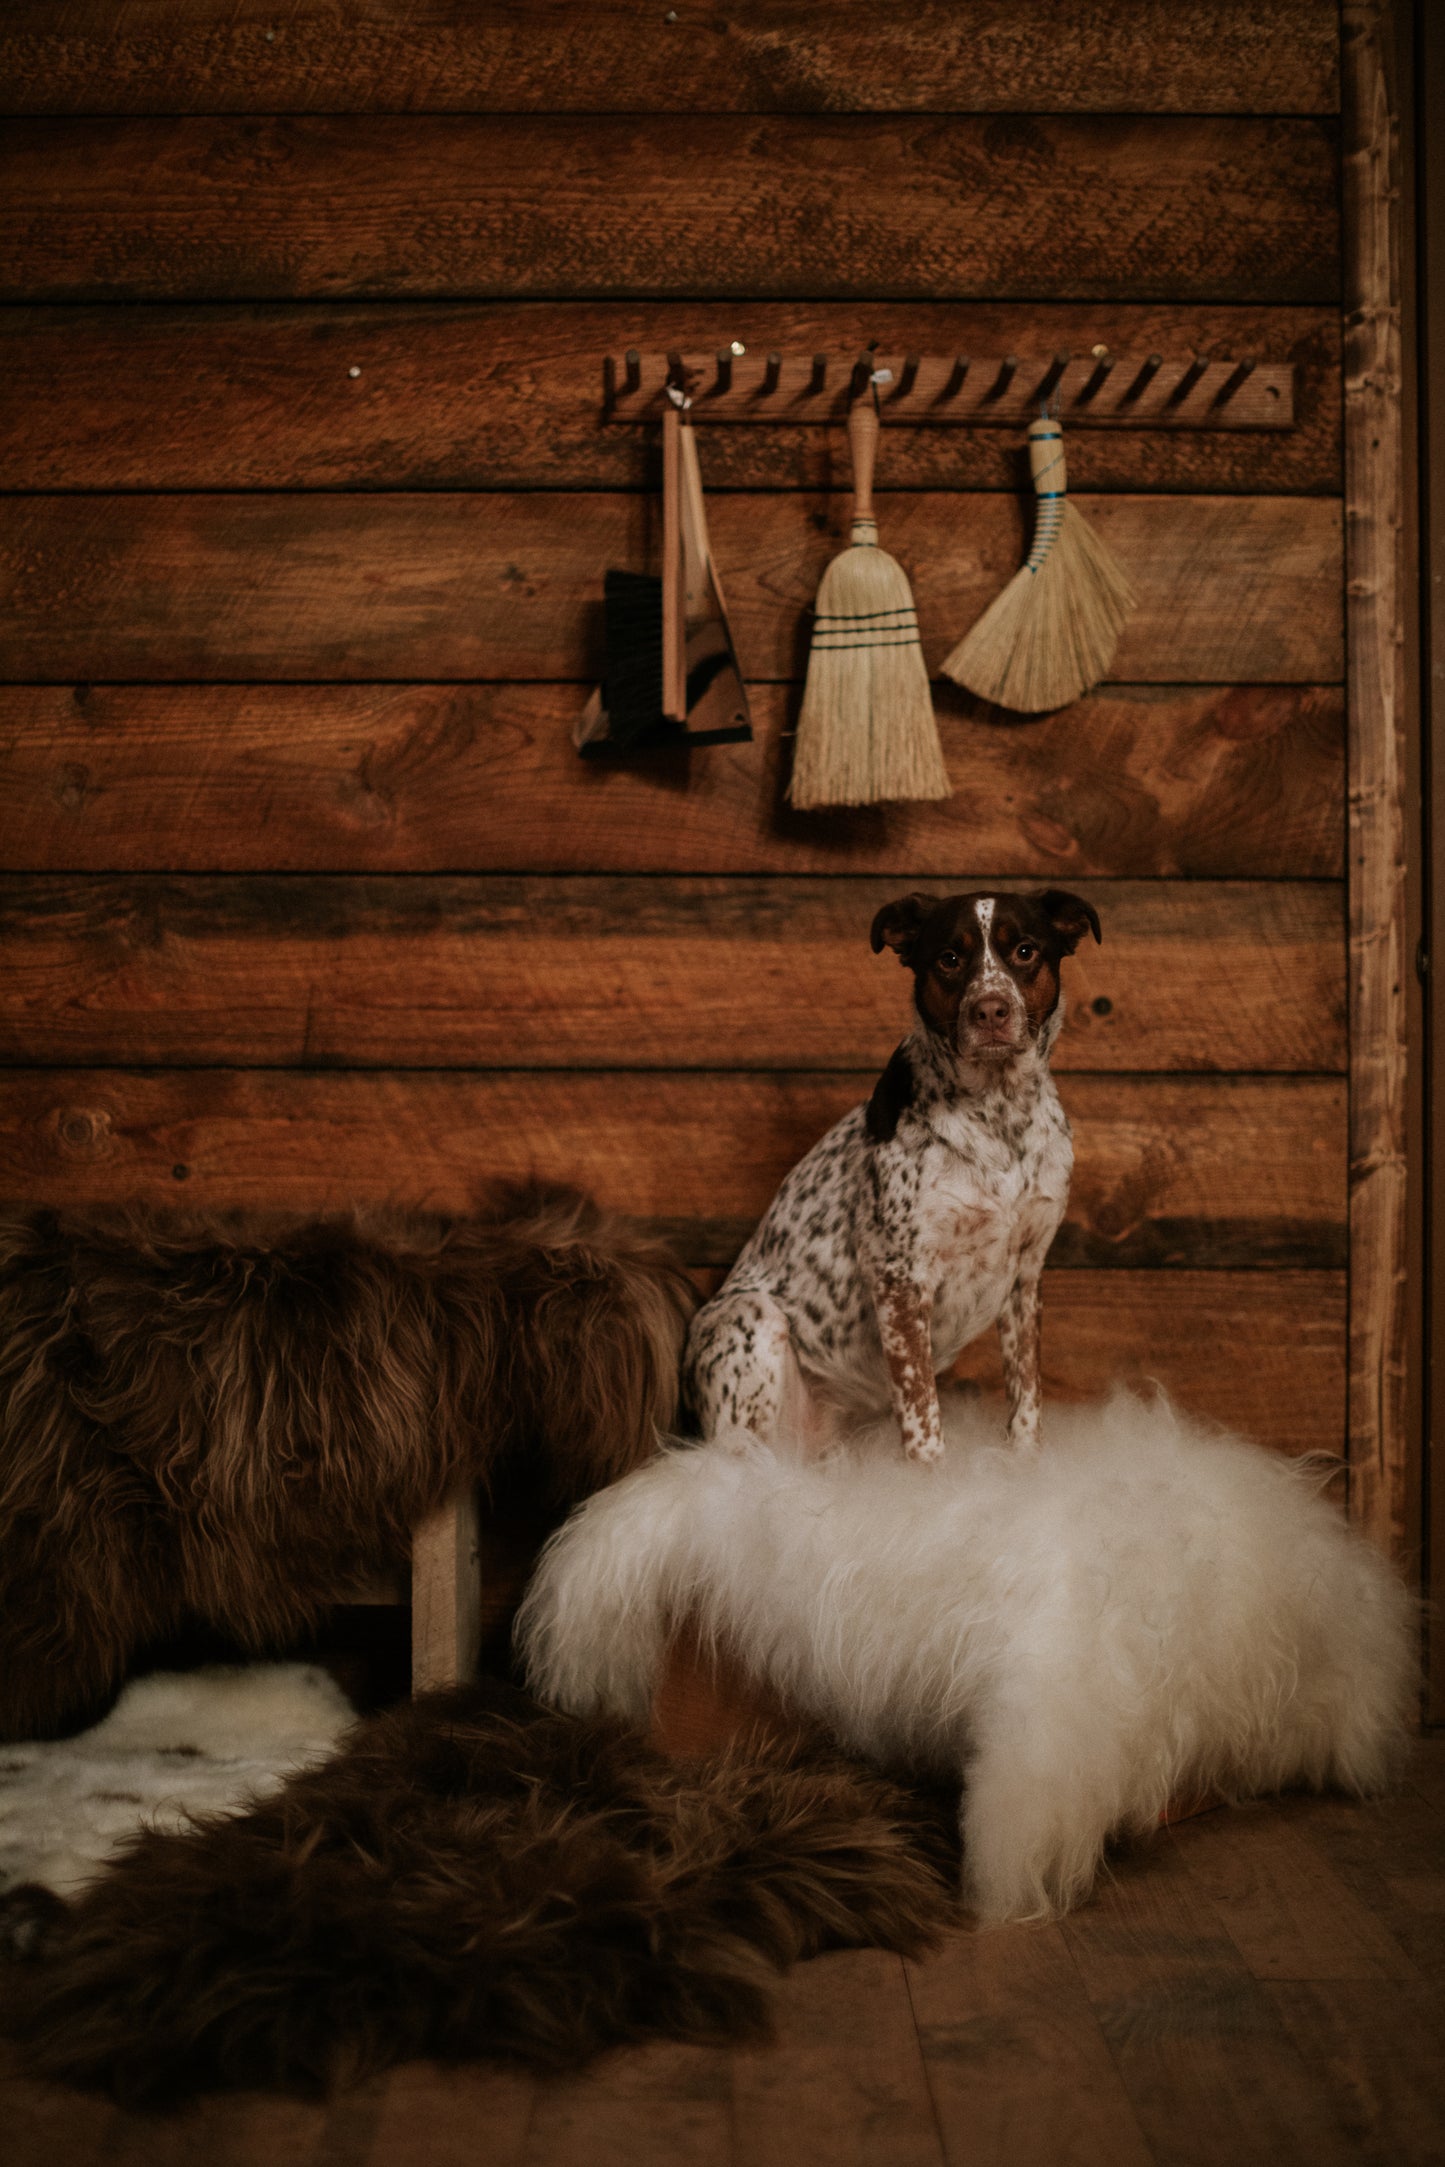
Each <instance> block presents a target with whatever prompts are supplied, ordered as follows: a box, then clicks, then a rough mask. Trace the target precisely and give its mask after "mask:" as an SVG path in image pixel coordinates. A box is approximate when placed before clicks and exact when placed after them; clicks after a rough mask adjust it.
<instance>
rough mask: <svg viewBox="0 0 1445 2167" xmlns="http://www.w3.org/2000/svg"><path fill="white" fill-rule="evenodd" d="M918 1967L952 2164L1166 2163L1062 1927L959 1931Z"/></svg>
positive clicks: (937, 2100) (910, 1974)
mask: <svg viewBox="0 0 1445 2167" xmlns="http://www.w3.org/2000/svg"><path fill="white" fill-rule="evenodd" d="M906 1973H907V1978H908V1985H909V1992H910V1994H911V1996H912V2000H913V2009H914V2015H915V2017H916V2019H917V2023H918V2035H919V2040H920V2042H921V2044H922V2048H923V2064H924V2068H925V2070H926V2071H927V2074H928V2085H929V2091H930V2093H931V2094H932V2098H933V2103H934V2108H935V2111H936V2113H937V2115H938V2121H939V2128H940V2130H941V2132H942V2135H943V2141H944V2150H945V2154H946V2157H947V2159H948V2161H949V2163H950V2167H964V2163H968V2162H971V2163H975V2167H977V2163H981V2162H988V2163H990V2167H1004V2163H1005V2162H1007V2161H1020V2162H1022V2161H1025V2160H1029V2161H1039V2162H1043V2161H1048V2163H1049V2167H1101V2163H1102V2162H1103V2161H1105V2160H1108V2161H1110V2162H1114V2163H1117V2167H1154V2154H1153V2153H1152V2152H1151V2151H1150V2150H1149V2148H1148V2146H1147V2145H1146V2144H1145V2143H1144V2139H1143V2136H1142V2134H1141V2133H1140V2130H1139V2125H1138V2123H1137V2122H1136V2121H1135V2119H1134V2110H1133V2108H1132V2107H1131V2106H1130V2104H1129V2096H1128V2094H1127V2092H1126V2091H1125V2089H1124V2084H1123V2080H1122V2078H1121V2077H1120V2075H1119V2072H1118V2070H1117V2069H1116V2067H1115V2066H1114V2061H1113V2057H1112V2056H1111V2055H1110V2053H1109V2049H1108V2046H1107V2045H1106V2043H1105V2040H1104V2035H1103V2032H1102V2031H1101V2029H1100V2026H1099V2020H1098V2018H1097V2016H1096V2015H1095V2014H1094V2011H1093V2010H1092V2008H1091V2007H1090V2006H1089V2001H1088V1998H1087V1996H1086V1995H1085V1993H1084V1988H1083V1983H1082V1981H1081V1980H1080V1978H1079V1974H1078V1971H1077V1969H1076V1967H1075V1965H1074V1961H1073V1958H1072V1957H1071V1956H1070V1954H1069V1949H1068V1944H1067V1943H1066V1942H1065V1940H1064V1937H1063V1931H1062V1928H1061V1927H1060V1926H1058V1925H1057V1924H1055V1923H1053V1922H1052V1921H1050V1922H1046V1923H1033V1922H1030V1923H1029V1924H1027V1925H1022V1926H1013V1927H1010V1929H1009V1931H1008V1932H1007V1933H1006V1934H995V1933H969V1934H955V1935H951V1936H950V1937H949V1939H948V1941H947V1942H946V1943H945V1945H944V1947H943V1949H942V1950H941V1951H940V1953H939V1954H938V1955H937V1956H935V1957H932V1958H928V1959H926V1960H925V1961H923V1962H921V1963H910V1964H909V1965H907V1967H906ZM1045 2070H1047V2071H1048V2073H1049V2082H1047V2083H1041V2082H1040V2081H1039V2080H1040V2075H1041V2072H1043V2071H1045Z"/></svg>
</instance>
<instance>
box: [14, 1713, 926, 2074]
mask: <svg viewBox="0 0 1445 2167" xmlns="http://www.w3.org/2000/svg"><path fill="white" fill-rule="evenodd" d="M956 1877H957V1854H956V1840H955V1841H950V1838H949V1835H948V1833H947V1824H946V1819H945V1818H944V1817H943V1816H942V1815H940V1814H939V1813H938V1812H936V1811H935V1810H934V1808H933V1807H932V1805H931V1804H930V1803H927V1802H925V1801H923V1800H921V1799H920V1798H919V1797H917V1796H916V1795H915V1794H913V1793H911V1792H909V1791H906V1790H903V1789H900V1788H899V1787H898V1786H896V1785H894V1784H893V1783H891V1782H889V1781H888V1780H887V1779H886V1778H885V1777H883V1776H880V1775H878V1774H876V1773H874V1772H872V1771H869V1770H866V1769H864V1768H862V1767H861V1766H859V1765H858V1764H856V1763H853V1762H849V1761H845V1760H842V1759H841V1758H840V1757H839V1756H837V1755H836V1754H834V1753H831V1752H828V1751H826V1750H823V1749H819V1748H818V1747H816V1746H814V1747H813V1748H811V1749H809V1748H808V1747H806V1746H804V1745H803V1744H801V1743H800V1742H798V1741H796V1740H795V1741H794V1742H793V1743H792V1744H791V1745H787V1746H780V1745H776V1744H774V1745H771V1746H767V1747H752V1748H750V1747H749V1745H748V1744H747V1743H746V1742H741V1743H739V1745H737V1746H736V1747H734V1748H733V1749H732V1750H731V1751H730V1752H729V1753H728V1754H726V1755H724V1756H722V1757H720V1758H718V1759H715V1760H712V1761H710V1762H708V1763H706V1764H704V1765H702V1766H700V1767H694V1766H689V1765H688V1764H685V1763H678V1762H674V1761H670V1760H667V1759H665V1758H664V1757H663V1756H662V1755H661V1754H660V1753H658V1752H656V1751H655V1750H654V1749H653V1748H651V1747H650V1746H648V1745H647V1744H646V1743H645V1742H644V1740H643V1739H642V1738H641V1736H640V1735H639V1734H638V1733H637V1732H635V1731H631V1730H629V1729H627V1728H626V1727H624V1726H622V1725H620V1724H617V1723H613V1722H605V1721H591V1722H582V1721H579V1720H578V1719H576V1718H575V1717H569V1716H561V1715H555V1714H550V1713H546V1712H544V1711H542V1710H541V1709H539V1708H538V1707H537V1705H536V1703H534V1702H531V1701H529V1700H527V1698H526V1697H525V1696H524V1695H522V1694H520V1693H516V1692H513V1691H512V1690H511V1689H510V1688H507V1687H501V1686H495V1685H489V1686H472V1687H463V1688H460V1689H458V1690H456V1691H454V1692H451V1693H446V1694H433V1695H430V1696H428V1697H427V1698H426V1699H425V1700H420V1701H416V1702H413V1703H411V1704H410V1705H409V1706H404V1707H402V1708H400V1709H397V1710H396V1711H394V1712H393V1713H391V1714H389V1715H385V1716H381V1717H377V1718H373V1719H372V1720H371V1721H370V1722H368V1723H366V1724H363V1725H362V1726H361V1727H360V1728H359V1729H358V1731H357V1732H356V1733H355V1734H354V1736H353V1740H352V1742H351V1744H350V1745H349V1746H348V1747H347V1748H345V1749H344V1750H343V1751H342V1753H341V1754H340V1755H339V1756H338V1757H337V1758H336V1759H335V1760H333V1761H331V1762H330V1763H328V1764H327V1765H326V1766H325V1767H323V1768H321V1769H318V1770H316V1771H314V1772H313V1773H311V1774H309V1775H303V1776H298V1777H295V1778H293V1779H292V1781H291V1782H290V1784H289V1785H288V1786H287V1788H286V1790H285V1791H284V1792H283V1793H281V1794H280V1796H279V1797H277V1798H276V1799H275V1800H273V1801H271V1802H269V1803H267V1804H266V1805H264V1806H261V1807H258V1808H256V1809H254V1810H253V1811H252V1812H250V1813H249V1814H247V1815H246V1816H245V1817H244V1818H242V1819H238V1820H233V1821H222V1820H215V1821H211V1822H209V1823H202V1824H201V1825H200V1826H199V1827H198V1828H197V1829H196V1830H195V1831H194V1832H192V1833H190V1834H187V1835H182V1836H165V1835H156V1834H148V1835H144V1836H141V1837H140V1838H138V1839H137V1841H136V1842H135V1844H134V1846H133V1848H132V1849H131V1850H130V1851H129V1852H128V1853H127V1854H126V1855H125V1856H124V1857H123V1858H121V1859H120V1861H119V1862H118V1863H117V1864H116V1865H115V1866H114V1867H113V1868H112V1869H111V1870H110V1872H109V1873H108V1874H107V1875H106V1876H105V1878H104V1879H103V1880H102V1881H100V1882H99V1883H98V1884H97V1885H96V1886H95V1887H94V1888H93V1889H91V1890H90V1891H88V1892H87V1893H86V1894H85V1895H84V1896H83V1897H82V1898H81V1899H80V1901H79V1902H78V1903H77V1905H76V1906H75V1908H74V1910H73V1911H72V1912H71V1913H70V1914H69V1915H68V1916H65V1915H64V1913H63V1911H62V1909H61V1907H60V1906H58V1904H57V1903H56V1901H55V1899H53V1898H52V1899H50V1900H49V1905H48V1907H47V1909H48V1916H47V1911H46V1910H40V1909H37V1910H36V1912H35V1914H34V1916H33V1917H31V1918H29V1919H26V1920H24V1921H23V1922H22V1925H21V1928H20V1930H18V1931H15V1932H12V1934H11V1936H10V1942H11V1947H12V1950H13V1951H15V1952H16V1953H19V1952H20V1951H21V1950H22V1949H23V1945H24V1942H25V1940H26V1937H27V1935H29V1936H31V1937H32V1938H35V1939H38V1943H39V1948H40V1952H41V1953H40V1954H39V1956H38V1958H37V1960H36V1961H34V1962H32V1963H27V1964H24V1965H23V1966H21V1967H17V1969H16V1970H15V1971H13V1972H12V1973H11V1979H10V1986H9V1990H8V1994H7V2000H8V2003H9V2007H8V2010H7V2012H6V2017H5V2028H6V2029H8V2030H9V2031H11V2032H12V2034H14V2035H16V2036H18V2037H20V2038H22V2039H23V2040H25V2041H26V2042H27V2044H28V2048H29V2054H30V2058H31V2060H32V2062H33V2064H34V2066H35V2067H36V2068H37V2069H38V2070H40V2071H43V2072H44V2073H46V2074H48V2075H50V2076H53V2077H59V2078H64V2079H68V2080H70V2081H72V2082H79V2083H86V2084H93V2085H100V2086H103V2087H105V2088H107V2089H109V2090H111V2091H113V2092H114V2093H116V2094H117V2096H119V2097H120V2098H122V2099H125V2100H127V2101H131V2102H137V2103H139V2102H148V2101H161V2100H171V2099H177V2098H180V2097H183V2096H185V2095H186V2094H187V2093H190V2092H193V2091H197V2090H200V2089H208V2088H211V2087H214V2086H220V2085H242V2086H250V2085H263V2086H276V2085H280V2086H287V2087H291V2086H301V2087H305V2088H311V2087H316V2086H326V2085H329V2084H332V2083H335V2082H337V2081H341V2080H347V2079H350V2078H353V2077H356V2076H358V2075H361V2074H363V2073H365V2072H367V2071H370V2070H375V2069H378V2068H381V2067H384V2066H385V2065H387V2064H388V2063H391V2062H396V2061H401V2060H404V2059H407V2058H409V2057H411V2056H415V2055H421V2054H427V2055H435V2056H440V2057H442V2058H444V2059H453V2060H460V2059H468V2058H472V2057H476V2056H498V2057H507V2058H512V2059H517V2060H521V2061H523V2062H527V2063H531V2064H533V2065H537V2066H541V2067H557V2066H561V2065H565V2064H568V2063H573V2062H578V2061H581V2060H584V2059H585V2058H586V2057H588V2056H590V2055H592V2054H595V2053H596V2052H598V2051H599V2050H600V2049H601V2048H603V2047H606V2046H610V2045H614V2044H618V2043H621V2042H624V2041H635V2040H641V2039H646V2038H651V2037H658V2036H661V2037H666V2038H671V2039H685V2040H695V2041H716V2040H722V2039H730V2038H737V2037H746V2036H750V2035H752V2036H755V2035H757V2034H758V2033H759V2032H762V2031H764V2030H765V2029H766V2022H767V2013H768V1993H767V1988H768V1983H769V1980H770V1979H771V1977H772V1976H773V1975H774V1974H775V1972H776V1971H777V1969H778V1968H780V1967H781V1966H783V1965H785V1964H789V1963H792V1962H793V1961H795V1960H796V1959H797V1958H799V1957H803V1956H808V1955H810V1954H812V1953H814V1952H815V1951H817V1950H818V1949H820V1948H823V1947H825V1946H828V1945H830V1944H832V1945H836V1944H840V1943H841V1944H859V1943H875V1944H881V1945H882V1946H884V1947H886V1948H891V1949H899V1950H905V1951H916V1950H919V1949H921V1948H924V1947H926V1946H927V1945H928V1944H929V1943H930V1942H931V1941H932V1940H933V1938H934V1937H935V1935H936V1933H937V1931H938V1929H939V1928H940V1927H941V1925H942V1924H943V1923H944V1922H945V1920H946V1919H947V1917H948V1916H949V1912H950V1909H951V1897H950V1894H949V1891H950V1890H951V1889H952V1887H953V1885H954V1883H955V1881H956ZM11 1902H12V1906H15V1905H19V1906H22V1907H23V1904H24V1892H19V1891H17V1892H15V1894H14V1896H13V1897H12V1899H11Z"/></svg>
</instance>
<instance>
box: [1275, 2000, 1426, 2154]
mask: <svg viewBox="0 0 1445 2167" xmlns="http://www.w3.org/2000/svg"><path fill="white" fill-rule="evenodd" d="M1269 1991H1270V1999H1271V2001H1272V2002H1273V2003H1274V2005H1275V2007H1276V2009H1278V2011H1279V2013H1280V2017H1281V2020H1282V2021H1283V2023H1284V2027H1285V2030H1286V2031H1287V2032H1288V2033H1289V2036H1290V2039H1291V2042H1292V2043H1293V2045H1294V2047H1295V2049H1296V2051H1297V2053H1298V2054H1299V2055H1300V2057H1301V2058H1302V2060H1303V2061H1304V2063H1305V2065H1306V2067H1307V2068H1308V2069H1309V2070H1310V2072H1311V2075H1312V2076H1313V2078H1314V2081H1315V2083H1316V2085H1317V2086H1318V2089H1319V2095H1320V2097H1321V2098H1322V2099H1323V2100H1324V2101H1326V2102H1327V2103H1328V2105H1329V2106H1330V2107H1331V2109H1332V2110H1333V2112H1334V2114H1335V2116H1336V2118H1337V2120H1338V2122H1339V2125H1340V2127H1341V2128H1342V2129H1343V2130H1344V2131H1345V2132H1346V2133H1347V2135H1348V2137H1349V2139H1350V2142H1351V2144H1352V2146H1353V2147H1354V2148H1355V2150H1354V2157H1355V2158H1357V2159H1362V2160H1379V2161H1381V2162H1389V2163H1390V2167H1395V2163H1396V2162H1399V2163H1400V2167H1414V2163H1416V2162H1419V2163H1420V2167H1429V2163H1432V2162H1434V2161H1435V2160H1438V2158H1439V2156H1440V2133H1441V2130H1442V2129H1445V2045H1442V2042H1445V1995H1442V1994H1441V1993H1440V1991H1439V1989H1438V1988H1436V1989H1434V1990H1433V1991H1432V1990H1430V1989H1428V1988H1427V1989H1425V1990H1423V1991H1422V1990H1421V1989H1419V1988H1418V1987H1411V1986H1401V1985H1397V1984H1393V1983H1392V1984H1390V1985H1380V1984H1376V1983H1373V1982H1372V1983H1365V1982H1362V1981H1359V1980H1321V1981H1309V1982H1300V1983H1298V1984H1289V1985H1284V1984H1282V1985H1279V1986H1274V1987H1271V1988H1270V1990H1269Z"/></svg>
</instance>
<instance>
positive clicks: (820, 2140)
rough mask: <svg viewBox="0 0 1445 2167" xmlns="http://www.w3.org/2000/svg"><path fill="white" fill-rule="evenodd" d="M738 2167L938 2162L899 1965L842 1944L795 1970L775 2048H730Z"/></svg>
mask: <svg viewBox="0 0 1445 2167" xmlns="http://www.w3.org/2000/svg"><path fill="white" fill-rule="evenodd" d="M733 2128H734V2147H735V2149H734V2153H733V2157H734V2159H735V2160H736V2161H737V2162H738V2167H744V2163H745V2167H877V2163H878V2162H880V2161H887V2163H888V2167H943V2162H944V2159H945V2154H944V2151H943V2148H942V2145H941V2143H940V2140H939V2133H938V2124H937V2121H936V2119H935V2115H934V2108H933V2101H932V2098H931V2096H930V2092H929V2085H928V2078H927V2075H926V2073H925V2070H924V2064H923V2055H922V2051H921V2049H920V2046H919V2041H918V2033H917V2029H916V2027H915V2025H914V2021H913V2008H912V2004H911V2002H910V2000H909V1995H908V1987H907V1982H906V1981H905V1979H904V1976H903V1965H902V1962H901V1960H900V1959H899V1958H898V1957H896V1956H889V1955H886V1954H884V1952H883V1951H881V1950H878V1949H849V1950H843V1951H840V1952H838V1953H837V1954H835V1955H832V1956H826V1957H822V1958H820V1959H819V1960H818V1962H817V1963H815V1964H810V1965H808V1966H806V1967H805V1968H803V1969H801V1970H799V1971H795V1972H794V1973H793V1974H792V1975H791V1977H790V1978H789V1979H787V1980H786V1981H785V1983H784V1985H783V1987H782V1989H781V1992H780V1994H779V2000H778V2021H777V2036H776V2038H775V2040H774V2042H773V2044H772V2046H771V2047H768V2048H763V2049H759V2050H757V2051H756V2052H752V2053H743V2054H737V2055H735V2056H734V2057H733Z"/></svg>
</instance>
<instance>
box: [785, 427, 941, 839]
mask: <svg viewBox="0 0 1445 2167" xmlns="http://www.w3.org/2000/svg"><path fill="white" fill-rule="evenodd" d="M848 448H849V452H850V454H851V456H852V462H853V526H852V540H851V543H850V546H849V547H848V548H847V549H845V550H843V551H842V552H841V553H840V554H839V555H838V556H836V557H835V558H834V559H833V561H832V563H831V564H830V565H829V566H828V569H827V570H826V572H824V574H823V578H822V582H821V584H820V585H819V588H818V603H817V612H816V615H815V617H814V620H813V640H812V646H811V648H810V650H809V654H808V682H807V685H806V687H805V689H804V693H803V707H802V712H801V714H800V715H799V717H798V737H797V744H796V748H795V752H794V759H793V775H792V780H791V782H790V783H789V785H788V802H789V803H790V804H791V805H794V806H796V807H798V808H799V810H802V811H806V810H810V809H813V808H816V807H819V806H827V805H878V804H884V803H886V802H888V801H889V800H891V799H897V798H946V797H947V796H948V794H949V783H948V770H947V769H946V768H945V766H944V764H943V753H942V750H941V748H940V746H939V742H938V725H937V723H936V722H935V721H934V718H933V700H932V697H931V695H930V693H929V690H928V670H927V668H926V666H925V664H924V660H923V649H922V647H921V646H920V644H919V639H918V617H917V614H916V612H915V610H914V607H913V595H912V592H911V590H910V588H909V585H908V577H907V574H906V573H905V572H904V570H903V567H902V565H901V564H899V563H898V562H897V561H896V560H895V559H894V558H892V557H890V556H889V555H888V553H887V551H886V550H882V549H880V548H879V547H878V522H877V521H876V519H875V518H874V516H873V462H874V457H875V455H876V452H877V448H878V414H877V410H876V405H875V403H874V397H873V394H872V391H871V388H870V390H869V392H868V393H867V394H866V395H865V396H864V397H863V398H860V399H856V400H855V401H854V403H853V406H852V408H851V409H850V411H849V415H848Z"/></svg>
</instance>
